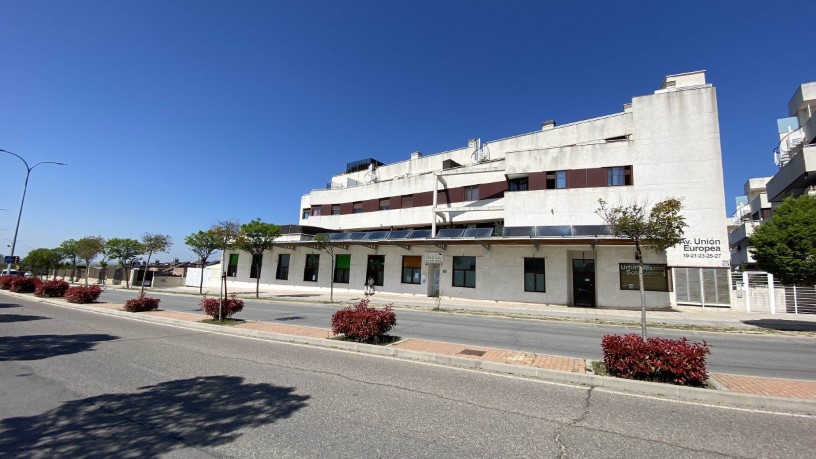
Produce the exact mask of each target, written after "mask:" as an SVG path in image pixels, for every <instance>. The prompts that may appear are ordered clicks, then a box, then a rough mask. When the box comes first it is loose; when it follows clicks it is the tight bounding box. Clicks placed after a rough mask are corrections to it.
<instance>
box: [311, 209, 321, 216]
mask: <svg viewBox="0 0 816 459" xmlns="http://www.w3.org/2000/svg"><path fill="white" fill-rule="evenodd" d="M318 215H320V207H312V217H315V216H318Z"/></svg>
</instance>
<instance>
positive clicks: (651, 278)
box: [619, 263, 669, 292]
mask: <svg viewBox="0 0 816 459" xmlns="http://www.w3.org/2000/svg"><path fill="white" fill-rule="evenodd" d="M619 266H620V289H621V290H640V282H638V264H637V263H621V264H620V265H619ZM643 286H644V290H646V291H648V292H668V291H669V276H668V275H667V269H666V265H655V264H646V263H644V264H643Z"/></svg>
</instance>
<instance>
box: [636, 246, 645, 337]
mask: <svg viewBox="0 0 816 459" xmlns="http://www.w3.org/2000/svg"><path fill="white" fill-rule="evenodd" d="M635 254H636V255H637V259H638V284H639V285H640V335H641V336H642V337H643V340H644V341H646V286H645V285H643V254H642V252H641V250H640V243H639V242H637V241H635Z"/></svg>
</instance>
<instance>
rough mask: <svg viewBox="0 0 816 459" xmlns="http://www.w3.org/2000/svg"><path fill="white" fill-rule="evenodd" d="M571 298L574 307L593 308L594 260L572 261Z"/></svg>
mask: <svg viewBox="0 0 816 459" xmlns="http://www.w3.org/2000/svg"><path fill="white" fill-rule="evenodd" d="M572 298H573V302H574V304H575V306H582V307H587V308H594V307H595V260H585V259H575V260H572Z"/></svg>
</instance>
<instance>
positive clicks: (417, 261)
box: [402, 256, 422, 284]
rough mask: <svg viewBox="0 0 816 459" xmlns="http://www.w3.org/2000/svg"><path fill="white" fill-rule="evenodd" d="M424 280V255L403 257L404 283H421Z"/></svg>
mask: <svg viewBox="0 0 816 459" xmlns="http://www.w3.org/2000/svg"><path fill="white" fill-rule="evenodd" d="M421 282H422V257H417V256H404V257H402V283H403V284H419V283H421Z"/></svg>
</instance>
